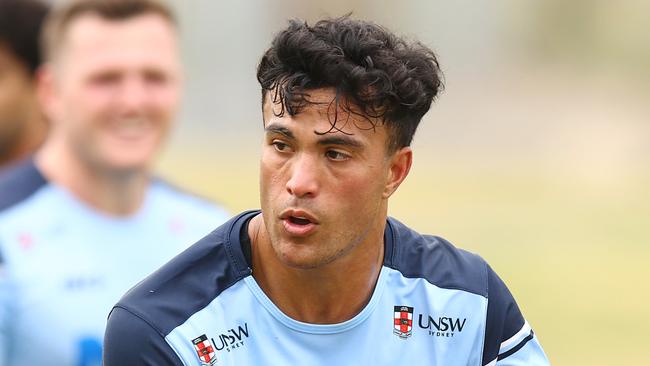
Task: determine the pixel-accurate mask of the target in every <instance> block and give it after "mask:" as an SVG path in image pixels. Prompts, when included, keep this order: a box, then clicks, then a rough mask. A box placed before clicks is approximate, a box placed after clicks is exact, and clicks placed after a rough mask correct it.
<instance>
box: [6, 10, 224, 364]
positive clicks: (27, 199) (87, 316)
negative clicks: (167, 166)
mask: <svg viewBox="0 0 650 366" xmlns="http://www.w3.org/2000/svg"><path fill="white" fill-rule="evenodd" d="M45 32H46V33H45V34H44V41H45V43H44V44H45V54H46V57H47V60H46V61H47V64H46V65H45V66H44V68H43V69H42V70H41V71H40V74H39V78H38V93H39V98H40V100H41V102H42V106H43V110H44V111H45V113H46V114H47V116H48V118H49V120H50V121H51V128H50V133H49V136H48V137H47V139H46V141H45V143H44V145H43V146H42V148H41V149H40V150H39V151H38V152H37V153H36V155H35V157H34V158H33V159H29V160H27V161H26V162H24V163H23V164H20V165H18V166H16V167H14V168H12V169H10V170H8V171H7V172H6V173H5V174H3V175H2V177H1V178H0V255H1V258H2V259H1V260H2V262H1V263H2V264H1V268H0V271H1V272H0V365H5V366H17V365H56V366H68V365H69V366H87V365H99V364H100V363H101V343H102V337H103V333H104V327H105V324H106V316H107V314H108V312H109V311H110V308H111V306H112V305H113V304H114V303H115V302H116V301H117V300H118V298H119V296H120V295H121V294H122V293H123V292H124V291H126V290H127V289H128V288H129V287H131V286H133V285H134V284H135V283H136V282H137V281H138V280H139V279H141V278H142V277H143V276H144V275H146V274H147V273H150V272H152V271H154V270H155V269H156V268H157V267H159V266H160V265H161V264H162V263H164V262H165V261H166V260H168V259H170V258H172V257H173V256H174V255H176V254H178V253H179V252H181V251H182V250H183V249H184V248H185V247H186V246H187V245H188V244H189V243H191V242H193V241H196V240H197V239H198V238H200V237H202V236H203V235H205V234H206V233H208V232H209V231H210V230H212V229H213V228H214V227H216V226H218V225H219V224H220V223H221V222H223V221H224V219H225V217H226V214H225V212H224V211H223V210H222V209H220V208H218V207H216V206H213V205H211V204H209V203H207V202H205V201H203V200H200V199H198V198H196V197H193V196H190V195H188V194H185V193H182V192H180V191H178V190H176V189H174V188H173V187H171V186H169V185H167V184H165V183H163V182H161V181H159V180H156V179H152V177H151V175H150V170H151V165H152V163H153V158H154V156H155V155H156V152H157V151H158V150H159V148H160V146H161V144H162V142H163V141H164V140H165V138H166V136H167V134H168V131H169V129H170V127H171V126H172V121H173V118H174V116H175V112H176V109H177V105H178V102H179V92H180V87H181V81H182V75H181V65H180V62H179V54H178V48H177V39H176V37H177V36H176V25H175V21H174V19H173V17H172V14H171V13H170V11H169V9H168V8H166V7H165V6H162V5H160V4H159V3H157V2H154V1H148V0H115V1H100V0H87V1H74V2H72V3H63V4H60V7H59V8H55V9H54V10H53V12H52V13H51V14H50V15H49V18H48V19H47V20H46V25H45Z"/></svg>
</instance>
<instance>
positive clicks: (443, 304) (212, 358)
mask: <svg viewBox="0 0 650 366" xmlns="http://www.w3.org/2000/svg"><path fill="white" fill-rule="evenodd" d="M257 214H259V211H253V212H246V213H243V214H241V215H239V216H237V217H236V218H234V219H232V220H231V221H229V222H228V223H226V224H224V225H223V226H222V227H220V228H219V229H217V230H215V231H213V232H212V233H211V234H209V235H208V236H207V237H205V238H204V239H202V240H201V241H199V242H198V243H196V244H195V245H193V246H192V247H191V248H189V249H188V250H186V251H185V252H183V253H182V254H180V255H179V256H177V257H176V258H174V259H173V260H172V261H171V262H169V263H168V264H166V265H165V266H164V267H162V268H161V269H160V270H159V271H157V272H156V273H154V274H152V275H151V276H149V277H148V278H147V279H145V280H144V281H143V282H141V283H139V284H138V285H137V286H136V287H135V288H133V289H132V290H130V291H129V292H128V293H127V294H126V295H125V296H124V297H123V298H122V299H121V300H120V301H119V303H118V304H117V305H116V306H115V308H114V309H113V311H112V312H111V315H110V316H109V320H108V326H107V330H106V336H105V347H106V352H105V358H104V362H105V366H123V365H157V366H167V365H186V366H190V365H195V366H199V365H201V366H213V365H214V366H248V365H251V366H252V365H255V366H262V365H279V366H283V365H287V366H288V365H292V366H293V365H301V366H332V365H337V366H338V365H373V366H374V365H409V366H410V365H418V366H433V365H437V366H485V365H488V366H546V365H549V362H548V360H547V358H546V356H545V354H544V352H543V350H542V348H541V346H540V344H539V342H538V339H537V337H536V335H535V334H534V332H533V330H532V329H531V327H530V325H529V324H528V323H527V322H526V320H525V319H524V318H523V316H522V314H521V312H520V311H519V308H518V307H517V304H516V303H515V300H514V299H513V297H512V295H511V294H510V292H509V291H508V289H507V288H506V286H505V285H504V283H503V282H502V281H501V280H500V279H499V277H498V276H497V275H496V274H495V273H494V272H493V271H492V269H491V268H490V267H489V266H488V265H487V263H486V262H485V261H483V260H482V259H481V258H480V257H478V256H477V255H474V254H471V253H468V252H465V251H463V250H460V249H457V248H455V247H454V246H452V245H451V244H450V243H448V242H447V241H445V240H444V239H441V238H439V237H434V236H426V235H420V234H418V233H416V232H415V231H413V230H411V229H409V228H408V227H406V226H405V225H403V224H401V223H400V222H398V221H397V220H395V219H392V218H389V219H388V220H387V222H386V229H385V233H384V243H383V244H384V248H385V251H384V253H385V255H384V263H383V267H382V269H381V272H380V275H379V278H378V280H377V284H376V286H375V289H374V292H373V294H372V296H371V298H370V301H369V302H368V304H367V305H366V306H365V307H364V308H363V310H361V312H360V313H359V314H357V315H356V316H355V317H353V318H352V319H350V320H348V321H345V322H343V323H339V324H326V325H323V324H308V323H304V322H300V321H296V320H294V319H292V318H290V317H288V316H287V315H285V314H284V313H283V312H282V311H281V310H280V309H279V308H278V307H277V306H275V305H274V304H273V302H272V301H271V300H270V299H269V298H268V297H267V296H266V294H265V293H264V292H263V291H262V289H261V288H260V287H259V285H258V284H257V283H256V281H255V279H254V278H253V276H252V269H251V267H250V264H249V263H250V239H249V238H248V235H247V230H246V225H247V222H248V221H249V220H250V219H251V218H252V217H254V216H255V215H257Z"/></svg>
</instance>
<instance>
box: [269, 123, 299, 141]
mask: <svg viewBox="0 0 650 366" xmlns="http://www.w3.org/2000/svg"><path fill="white" fill-rule="evenodd" d="M264 131H266V133H277V134H280V135H283V136H285V137H287V138H290V139H295V136H294V135H293V132H291V130H290V129H288V128H286V127H282V126H279V125H276V124H273V123H271V124H269V125H268V126H266V127H264Z"/></svg>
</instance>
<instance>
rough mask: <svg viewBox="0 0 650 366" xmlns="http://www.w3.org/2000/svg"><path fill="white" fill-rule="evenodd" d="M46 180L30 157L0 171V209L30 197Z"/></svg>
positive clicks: (7, 207) (45, 183) (2, 209)
mask: <svg viewBox="0 0 650 366" xmlns="http://www.w3.org/2000/svg"><path fill="white" fill-rule="evenodd" d="M45 185H47V180H46V179H45V178H44V177H43V175H42V174H41V172H40V171H38V169H37V168H36V165H35V164H34V161H33V160H32V159H26V160H24V161H22V162H20V163H18V164H16V165H14V166H11V167H9V168H7V169H5V170H3V171H2V172H1V173H0V211H4V210H7V209H9V208H11V207H13V206H14V205H16V204H18V203H20V202H22V201H24V200H26V199H27V198H29V197H31V196H32V195H33V194H34V193H35V192H36V191H38V190H39V189H40V188H42V187H44V186H45Z"/></svg>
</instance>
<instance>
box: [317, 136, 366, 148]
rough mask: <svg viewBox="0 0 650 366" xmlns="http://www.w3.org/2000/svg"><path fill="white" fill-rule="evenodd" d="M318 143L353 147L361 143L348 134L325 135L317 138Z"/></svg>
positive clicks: (358, 146)
mask: <svg viewBox="0 0 650 366" xmlns="http://www.w3.org/2000/svg"><path fill="white" fill-rule="evenodd" d="M318 144H319V145H340V146H348V147H353V148H361V147H363V144H362V143H361V142H359V141H358V140H356V139H353V138H351V137H348V136H327V137H323V138H322V139H320V140H318Z"/></svg>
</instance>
